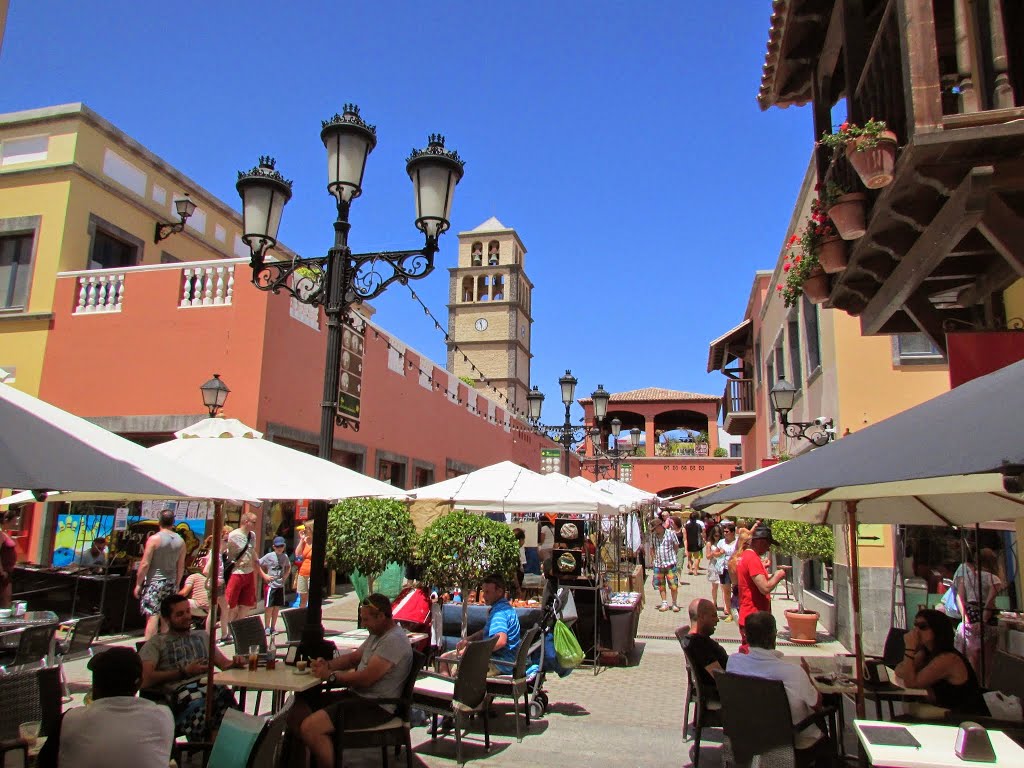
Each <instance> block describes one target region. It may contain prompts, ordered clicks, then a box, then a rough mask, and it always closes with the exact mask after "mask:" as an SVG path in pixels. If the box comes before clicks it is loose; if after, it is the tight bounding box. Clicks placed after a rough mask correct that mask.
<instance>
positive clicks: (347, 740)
mask: <svg viewBox="0 0 1024 768" xmlns="http://www.w3.org/2000/svg"><path fill="white" fill-rule="evenodd" d="M425 663H426V656H424V655H423V654H422V653H420V652H419V651H413V652H412V664H411V666H410V667H409V674H408V675H406V678H405V684H404V685H403V687H402V696H401V698H398V699H373V702H372V703H373V704H393V705H394V706H395V716H394V717H392V718H391V719H390V720H388V721H387V722H385V723H381V724H380V725H375V726H372V727H370V728H345V727H344V723H343V722H342V720H343V719H344V712H343V709H342V708H341V707H339V708H338V709H337V710H336V711H335V720H334V761H335V764H336V765H337V766H339V767H340V766H341V765H342V753H343V752H344V751H345V748H346V747H349V748H361V747H380V755H381V761H382V762H383V764H384V768H387V765H388V747H394V748H395V756H396V757H397V756H398V754H399V752H400V750H401V748H402V747H403V746H404V747H405V754H406V760H407V762H408V763H409V764H410V765H411V764H412V736H411V733H410V728H411V727H412V723H411V722H410V720H409V713H410V711H411V710H412V703H413V689H414V688H415V686H416V678H417V677H418V675H419V673H420V670H421V669H423V665H424V664H425Z"/></svg>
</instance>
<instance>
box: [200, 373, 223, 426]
mask: <svg viewBox="0 0 1024 768" xmlns="http://www.w3.org/2000/svg"><path fill="white" fill-rule="evenodd" d="M199 391H200V392H202V393H203V405H205V406H206V410H208V411H209V412H210V418H211V419H212V418H213V417H214V416H216V415H217V411H219V410H220V409H221V408H223V407H224V402H225V401H226V400H227V399H228V394H229V393H230V392H231V390H230V389H228V385H227V384H225V383H224V382H223V381H221V380H220V374H219V373H215V374H213V378H212V379H210V380H209V381H208V382H206V383H205V384H203V385H202V386H201V387H199Z"/></svg>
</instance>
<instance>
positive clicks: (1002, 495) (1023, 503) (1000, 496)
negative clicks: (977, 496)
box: [989, 492, 1024, 507]
mask: <svg viewBox="0 0 1024 768" xmlns="http://www.w3.org/2000/svg"><path fill="white" fill-rule="evenodd" d="M989 496H995V497H996V498H997V499H1003V500H1004V501H1012V502H1013V503H1014V504H1020V505H1021V506H1022V507H1024V499H1018V498H1016V497H1014V496H1007V495H1006V494H1005V493H992V492H989Z"/></svg>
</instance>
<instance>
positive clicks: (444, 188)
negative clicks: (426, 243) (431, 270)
mask: <svg viewBox="0 0 1024 768" xmlns="http://www.w3.org/2000/svg"><path fill="white" fill-rule="evenodd" d="M463 167H464V163H463V162H462V160H461V159H460V158H459V153H458V152H455V151H449V150H446V149H445V148H444V136H442V135H441V134H439V133H433V134H431V135H430V139H429V143H428V144H427V148H426V149H423V150H413V153H412V154H411V155H410V156H409V159H408V160H407V161H406V166H405V170H406V172H407V173H408V174H409V178H410V179H411V180H412V185H413V192H414V194H415V197H416V228H417V229H418V230H420V231H421V232H422V233H423V234H425V235H426V236H427V237H428V238H429V239H432V240H436V239H437V238H438V236H440V234H441V233H442V232H444V231H445V230H447V229H448V225H449V222H450V220H451V213H452V198H454V196H455V185H456V184H458V183H459V180H460V179H462V174H463V172H464V170H463Z"/></svg>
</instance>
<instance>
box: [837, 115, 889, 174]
mask: <svg viewBox="0 0 1024 768" xmlns="http://www.w3.org/2000/svg"><path fill="white" fill-rule="evenodd" d="M818 143H819V144H820V145H821V146H824V147H828V148H830V149H831V150H832V151H833V152H839V151H842V152H844V153H845V154H846V159H847V160H849V162H850V165H852V166H853V169H854V170H855V171H857V175H858V176H860V180H861V181H862V182H864V186H865V187H867V188H868V189H881V188H882V187H885V186H888V185H889V184H891V183H892V178H893V167H894V166H895V164H896V134H895V133H893V132H892V131H890V130H888V127H887V126H886V124H885V121H884V120H875V119H874V118H871V119H870V120H868V121H867V122H866V123H864V125H857V124H856V123H850V122H846V123H843V124H842V125H840V126H839V130H838V131H837V132H836V133H823V134H822V135H821V140H820V141H819V142H818Z"/></svg>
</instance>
